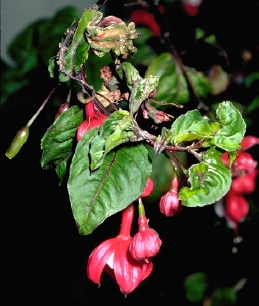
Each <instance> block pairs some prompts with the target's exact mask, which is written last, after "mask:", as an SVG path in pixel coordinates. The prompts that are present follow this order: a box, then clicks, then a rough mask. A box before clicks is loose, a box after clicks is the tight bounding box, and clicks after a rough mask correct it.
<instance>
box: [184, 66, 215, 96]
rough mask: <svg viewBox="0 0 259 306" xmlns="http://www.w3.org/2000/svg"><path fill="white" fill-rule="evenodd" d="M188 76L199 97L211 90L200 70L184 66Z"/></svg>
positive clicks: (208, 82)
mask: <svg viewBox="0 0 259 306" xmlns="http://www.w3.org/2000/svg"><path fill="white" fill-rule="evenodd" d="M185 69H186V72H187V75H188V77H189V78H190V81H191V82H192V86H193V87H194V89H195V91H196V93H197V94H198V96H199V97H206V96H207V95H208V94H209V93H211V91H212V87H211V84H210V81H209V80H208V79H207V78H206V77H205V76H204V75H203V73H202V72H199V71H197V70H195V69H194V68H190V67H185Z"/></svg>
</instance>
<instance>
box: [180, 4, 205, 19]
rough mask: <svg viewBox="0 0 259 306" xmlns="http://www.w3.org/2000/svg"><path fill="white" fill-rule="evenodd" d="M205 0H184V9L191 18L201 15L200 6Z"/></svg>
mask: <svg viewBox="0 0 259 306" xmlns="http://www.w3.org/2000/svg"><path fill="white" fill-rule="evenodd" d="M202 1H203V0H183V1H182V8H183V10H184V11H185V12H186V13H187V14H188V15H189V16H191V17H195V16H197V15H198V14H199V10H200V5H201V3H202Z"/></svg>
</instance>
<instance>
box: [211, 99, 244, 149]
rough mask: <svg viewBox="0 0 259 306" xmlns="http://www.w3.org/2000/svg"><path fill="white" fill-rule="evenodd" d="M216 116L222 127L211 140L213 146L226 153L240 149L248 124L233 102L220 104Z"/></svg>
mask: <svg viewBox="0 0 259 306" xmlns="http://www.w3.org/2000/svg"><path fill="white" fill-rule="evenodd" d="M216 114H217V117H218V119H219V122H220V124H221V125H222V127H221V128H220V129H219V130H218V131H217V133H216V135H215V137H213V139H212V140H211V144H214V145H216V146H217V147H219V148H221V149H223V150H225V151H234V150H238V149H240V148H241V147H240V145H239V143H240V142H241V140H242V139H243V138H244V135H245V130H246V124H245V121H244V119H243V118H242V115H241V114H240V112H239V110H238V109H237V108H235V107H234V105H233V104H232V103H231V102H229V101H225V102H222V103H220V104H219V106H218V109H217V110H216ZM205 145H206V144H205Z"/></svg>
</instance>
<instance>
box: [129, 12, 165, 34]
mask: <svg viewBox="0 0 259 306" xmlns="http://www.w3.org/2000/svg"><path fill="white" fill-rule="evenodd" d="M130 20H131V21H133V22H134V23H135V24H136V25H140V26H146V27H147V28H149V30H150V31H151V32H152V33H153V35H154V36H156V37H160V36H161V31H160V27H159V25H158V23H157V22H156V20H155V18H154V16H153V15H152V14H151V13H149V12H148V11H147V10H144V9H139V10H135V11H133V12H132V13H131V15H130Z"/></svg>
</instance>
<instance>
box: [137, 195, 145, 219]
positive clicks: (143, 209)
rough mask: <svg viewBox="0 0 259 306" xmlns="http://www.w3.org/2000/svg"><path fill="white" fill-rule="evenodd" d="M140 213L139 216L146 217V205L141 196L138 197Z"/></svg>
mask: <svg viewBox="0 0 259 306" xmlns="http://www.w3.org/2000/svg"><path fill="white" fill-rule="evenodd" d="M138 215H139V217H145V215H146V214H145V207H144V205H143V203H142V200H141V198H139V199H138Z"/></svg>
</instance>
